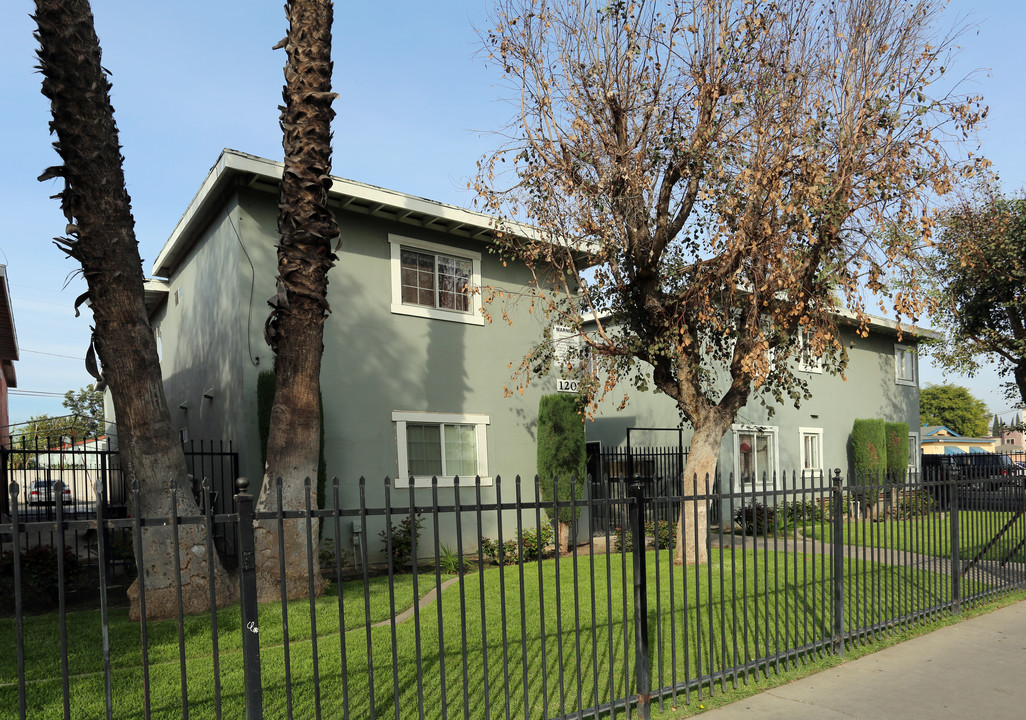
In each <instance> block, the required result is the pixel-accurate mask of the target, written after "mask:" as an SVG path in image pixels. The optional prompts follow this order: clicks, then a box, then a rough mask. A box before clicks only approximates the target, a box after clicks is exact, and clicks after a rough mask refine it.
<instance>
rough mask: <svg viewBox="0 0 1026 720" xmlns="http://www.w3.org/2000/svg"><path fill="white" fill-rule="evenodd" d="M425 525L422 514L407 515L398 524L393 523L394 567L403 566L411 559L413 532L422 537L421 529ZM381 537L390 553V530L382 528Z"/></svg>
mask: <svg viewBox="0 0 1026 720" xmlns="http://www.w3.org/2000/svg"><path fill="white" fill-rule="evenodd" d="M422 527H424V519H423V518H422V517H421V516H420V515H417V516H413V515H407V516H406V517H404V518H403V519H402V520H400V521H399V524H398V525H392V557H391V562H392V569H393V570H398V569H400V568H402V567H403V566H404V565H406V563H407V562H408V561H409V560H410V559H411V558H410V556H411V554H412V552H413V534H414V533H416V534H417V537H418V538H420V530H421V528H422ZM378 537H380V538H381V545H382V549H383V550H384V551H385V553H386V554H387V553H388V532H387V531H386V530H382V531H381V532H379V533H378Z"/></svg>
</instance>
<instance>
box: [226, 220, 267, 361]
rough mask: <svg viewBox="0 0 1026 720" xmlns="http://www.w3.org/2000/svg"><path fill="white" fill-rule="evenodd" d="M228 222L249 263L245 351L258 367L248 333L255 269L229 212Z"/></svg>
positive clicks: (250, 324) (250, 334) (251, 316)
mask: <svg viewBox="0 0 1026 720" xmlns="http://www.w3.org/2000/svg"><path fill="white" fill-rule="evenodd" d="M228 222H229V223H230V224H231V226H232V230H234V231H235V239H236V240H238V241H239V247H240V248H242V253H243V254H244V255H245V256H246V262H248V263H249V303H248V305H249V309H248V316H247V318H246V349H247V351H248V352H249V361H250V362H251V363H253V365H254V366H258V365H260V358H259V357H257V356H256V355H254V354H253V334H252V332H251V331H250V330H251V328H252V326H253V296H254V294H255V293H256V268H255V267H254V266H253V260H252V258H250V257H249V251H248V250H246V245H245V244H244V243H243V242H242V234H241V233H240V232H239V228H238V227H236V225H235V221H234V220H233V219H232V214H231V212H229V213H228Z"/></svg>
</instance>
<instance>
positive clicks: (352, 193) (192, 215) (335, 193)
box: [153, 149, 541, 277]
mask: <svg viewBox="0 0 1026 720" xmlns="http://www.w3.org/2000/svg"><path fill="white" fill-rule="evenodd" d="M283 168H284V165H283V163H280V162H277V161H274V160H267V159H265V158H261V157H257V156H255V155H248V154H246V153H241V152H239V151H237V150H229V149H225V150H223V151H222V152H221V155H220V156H219V157H218V159H217V162H216V163H215V164H214V166H213V167H212V168H211V169H210V172H209V173H208V174H207V177H206V179H205V180H204V181H203V184H202V185H201V186H200V189H199V190H198V191H197V193H196V195H195V196H194V197H193V199H192V202H190V203H189V206H188V208H186V210H185V213H184V214H183V215H182V217H181V219H180V220H179V221H178V224H177V225H176V226H175V229H174V231H173V232H172V233H171V236H170V237H169V238H168V241H167V242H166V243H165V244H164V247H163V248H162V249H161V251H160V253H159V254H158V255H157V259H156V260H155V261H154V262H153V274H154V275H155V276H158V277H170V275H171V273H172V272H173V271H174V269H175V266H176V265H177V263H178V262H179V261H180V260H181V258H182V257H183V256H184V253H185V252H186V251H187V250H188V248H189V247H190V246H191V244H192V243H193V242H195V236H196V234H197V233H198V232H199V231H200V225H201V223H203V222H205V221H206V219H207V218H208V217H209V215H210V213H212V212H215V211H216V207H217V206H216V203H217V202H219V201H218V197H219V193H220V190H221V189H222V188H223V187H224V186H225V185H226V184H227V183H228V182H229V181H230V180H231V179H232V178H234V177H240V176H241V177H244V176H247V175H248V176H253V177H258V178H263V179H265V180H266V181H268V182H269V183H272V184H275V185H276V184H278V183H279V182H280V181H281V176H282V170H283ZM329 197H330V198H331V199H333V200H338V201H341V203H342V206H343V207H345V206H346V205H347V204H351V203H353V202H354V201H355V202H359V203H361V204H366V205H371V206H375V205H377V206H379V207H382V208H389V209H390V211H391V212H393V213H395V216H396V219H398V220H399V221H400V222H402V221H403V219H404V218H408V217H410V216H413V215H421V216H423V217H424V218H425V220H424V221H422V222H420V223H418V224H420V225H422V226H424V227H429V228H432V229H438V230H441V231H443V232H444V231H451V230H452V228H453V227H458V228H460V230H461V231H462V232H466V233H467V234H468V237H470V238H472V239H475V240H480V241H487V240H488V239H489V238H490V237H491V236H492V234H493V232H494V227H495V218H493V217H491V216H490V215H486V214H484V213H480V212H476V211H473V210H465V209H463V208H459V207H456V206H455V205H447V204H445V203H440V202H436V201H434V200H428V199H426V198H422V197H417V196H414V195H407V194H406V193H401V192H398V191H396V190H389V189H387V188H381V187H377V186H374V185H367V184H366V183H360V182H356V181H355V180H347V179H345V178H339V177H334V176H333V177H332V186H331V191H330V193H329ZM437 223H445V224H446V225H449V226H450V227H445V226H442V227H437V228H434V227H433V226H434V225H435V224H437ZM503 230H504V231H505V232H514V233H517V234H518V235H520V236H522V237H525V238H527V239H532V240H538V239H540V238H541V235H540V234H539V233H538V231H537V230H536V229H534V228H531V227H529V226H527V225H522V224H517V223H503Z"/></svg>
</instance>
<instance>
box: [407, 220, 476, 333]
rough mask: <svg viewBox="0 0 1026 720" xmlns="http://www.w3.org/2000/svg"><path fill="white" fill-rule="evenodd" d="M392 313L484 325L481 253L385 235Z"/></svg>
mask: <svg viewBox="0 0 1026 720" xmlns="http://www.w3.org/2000/svg"><path fill="white" fill-rule="evenodd" d="M388 242H389V243H390V245H391V276H392V312H393V313H397V314H400V315H413V316H416V317H426V318H432V319H435V320H449V321H451V322H462V323H470V324H472V325H484V316H482V315H481V294H480V293H479V292H475V291H476V290H477V289H478V288H480V287H481V253H476V252H473V251H471V250H463V249H458V248H452V247H446V246H445V245H438V244H436V243H430V242H425V241H423V240H416V239H414V238H408V237H400V236H398V235H389V236H388Z"/></svg>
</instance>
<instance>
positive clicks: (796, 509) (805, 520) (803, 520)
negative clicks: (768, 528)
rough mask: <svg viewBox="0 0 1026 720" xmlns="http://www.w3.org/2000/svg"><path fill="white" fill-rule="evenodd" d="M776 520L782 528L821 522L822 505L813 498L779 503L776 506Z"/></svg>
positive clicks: (822, 514) (823, 515)
mask: <svg viewBox="0 0 1026 720" xmlns="http://www.w3.org/2000/svg"><path fill="white" fill-rule="evenodd" d="M776 517H777V522H778V523H779V524H780V527H782V528H791V527H795V526H797V527H801V526H803V525H811V524H813V523H820V522H823V520H824V518H825V517H826V514H825V513H824V512H823V506H822V505H821V504H820V503H818V502H816V501H814V500H794V501H792V502H784V503H781V504H780V506H779V507H778V508H777V513H776Z"/></svg>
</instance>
